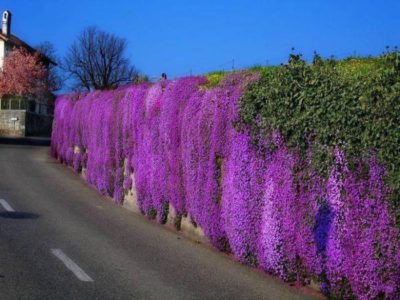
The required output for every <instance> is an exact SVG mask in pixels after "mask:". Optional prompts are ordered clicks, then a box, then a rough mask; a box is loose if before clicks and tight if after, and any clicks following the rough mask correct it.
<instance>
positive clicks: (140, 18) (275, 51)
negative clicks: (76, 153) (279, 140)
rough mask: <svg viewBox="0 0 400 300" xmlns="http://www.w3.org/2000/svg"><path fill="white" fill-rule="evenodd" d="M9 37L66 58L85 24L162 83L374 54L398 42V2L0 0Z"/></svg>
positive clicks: (335, 0) (399, 20) (307, 0)
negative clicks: (111, 37)
mask: <svg viewBox="0 0 400 300" xmlns="http://www.w3.org/2000/svg"><path fill="white" fill-rule="evenodd" d="M0 9H1V10H3V9H9V10H11V12H12V13H13V24H12V32H13V33H14V34H15V35H17V36H19V37H20V38H22V39H23V40H25V41H26V42H28V43H30V44H32V45H33V46H34V45H36V44H38V43H40V42H42V41H46V40H47V41H50V42H52V43H53V44H54V45H55V47H56V49H57V50H58V54H59V55H60V56H63V55H64V54H65V53H66V51H67V49H68V46H69V45H70V44H71V43H72V42H73V40H74V39H75V38H76V36H77V35H78V34H79V33H80V32H81V30H82V29H83V28H84V27H86V26H89V25H97V26H98V27H100V28H101V29H104V30H107V31H110V32H113V33H115V34H116V35H118V36H121V37H124V38H126V39H127V41H128V43H129V47H128V51H127V54H128V55H129V56H130V58H131V60H132V62H133V63H134V64H135V65H136V66H137V68H138V69H140V70H141V71H142V72H144V73H146V74H148V75H149V76H150V77H159V75H160V74H161V73H162V72H166V73H167V74H168V75H169V77H170V78H171V77H176V76H184V75H188V74H190V73H193V74H202V73H205V72H209V71H212V70H219V69H230V68H231V67H232V60H233V59H234V65H235V68H243V67H247V66H251V65H255V64H279V63H282V62H285V61H286V59H287V56H288V54H289V53H290V51H291V50H290V49H291V48H292V47H295V49H296V50H297V51H299V52H301V53H303V54H304V55H305V57H306V58H307V57H311V56H312V53H313V51H314V50H316V51H318V52H319V53H321V54H322V55H324V56H329V55H335V56H337V57H343V56H348V55H352V54H358V55H377V54H380V53H381V52H382V51H384V50H385V46H386V45H389V46H396V45H399V44H400V30H399V28H400V17H399V13H400V1H399V0H384V1H382V0H354V1H350V0H347V1H342V0H325V1H321V0H315V1H314V0H313V1H312V0H303V1H299V0H297V1H295V0H280V1H268V0H264V1H260V0H247V1H246V0H229V1H227V0H213V1H212V0H202V1H194V0H170V1H166V0H164V1H160V0H131V1H129V0H114V1H109V0H108V1H105V0H98V1H88V0H79V1H67V0H65V1H62V0H34V1H33V0H0Z"/></svg>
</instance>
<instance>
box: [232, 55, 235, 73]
mask: <svg viewBox="0 0 400 300" xmlns="http://www.w3.org/2000/svg"><path fill="white" fill-rule="evenodd" d="M232 71H235V59H234V58H232Z"/></svg>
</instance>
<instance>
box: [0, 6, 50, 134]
mask: <svg viewBox="0 0 400 300" xmlns="http://www.w3.org/2000/svg"><path fill="white" fill-rule="evenodd" d="M11 20H12V14H11V12H10V11H8V10H6V11H4V12H3V13H2V27H1V32H0V70H1V69H2V68H3V65H4V59H5V57H6V56H7V53H9V52H10V51H12V50H13V49H14V48H24V49H26V50H27V51H28V52H31V53H34V52H36V50H35V49H34V48H33V47H31V46H29V45H28V44H27V43H25V42H24V41H22V40H21V39H19V38H18V37H16V36H15V35H13V34H12V33H11ZM40 57H41V60H42V62H43V63H44V64H45V65H46V66H49V64H55V63H54V62H53V61H51V59H49V58H48V57H46V56H45V55H41V56H40ZM50 98H51V97H50ZM51 102H52V101H49V99H29V98H26V97H16V96H12V95H9V96H3V97H2V98H1V99H0V136H29V135H41V136H43V135H44V136H46V135H50V133H51V124H52V120H53V107H54V105H53V104H52V103H51Z"/></svg>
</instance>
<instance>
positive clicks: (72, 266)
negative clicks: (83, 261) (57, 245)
mask: <svg viewBox="0 0 400 300" xmlns="http://www.w3.org/2000/svg"><path fill="white" fill-rule="evenodd" d="M51 253H52V254H53V255H54V256H55V257H57V258H58V259H59V260H61V261H62V262H63V263H64V265H65V266H66V267H67V268H68V269H69V270H70V271H71V272H72V273H74V275H75V276H76V277H77V278H78V279H79V280H81V281H86V282H92V281H93V279H92V278H90V276H89V275H88V274H86V273H85V271H83V270H82V269H81V268H80V267H79V266H78V265H77V264H76V263H75V262H74V261H73V260H72V259H70V258H69V257H68V256H67V255H65V253H64V252H62V250H61V249H51Z"/></svg>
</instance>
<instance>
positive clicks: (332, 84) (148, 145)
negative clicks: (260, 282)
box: [51, 57, 400, 299]
mask: <svg viewBox="0 0 400 300" xmlns="http://www.w3.org/2000/svg"><path fill="white" fill-rule="evenodd" d="M380 64H381V62H379V64H378V65H379V66H380ZM336 66H337V64H336ZM340 68H343V66H340ZM340 68H339V67H335V63H334V62H332V61H322V60H320V59H319V58H316V60H315V62H314V65H312V66H308V65H306V64H305V63H304V62H302V61H301V60H300V58H299V57H292V58H291V61H290V62H289V65H288V66H283V67H279V68H268V70H267V71H265V72H262V74H263V75H262V78H261V80H259V79H260V75H259V74H260V73H258V72H239V73H233V74H226V75H224V76H221V78H219V77H218V78H217V79H218V80H216V81H215V82H211V84H210V81H208V79H207V78H204V77H188V78H181V79H178V80H174V81H162V82H158V83H153V84H149V83H143V84H139V85H132V86H127V87H122V88H119V89H117V90H114V91H103V92H92V93H89V94H82V95H66V96H60V97H59V98H58V100H57V102H56V110H55V119H54V126H53V128H54V129H53V134H52V145H51V151H52V155H53V156H54V157H56V158H58V159H59V160H60V161H62V162H64V163H66V164H68V165H70V166H73V167H74V169H75V170H76V171H77V172H79V171H81V170H82V169H85V172H86V180H87V181H88V182H89V183H91V184H93V185H94V186H96V188H97V189H98V190H99V191H100V192H101V193H102V194H104V195H108V196H111V197H113V198H114V199H115V201H116V202H117V203H122V202H123V201H124V197H125V195H126V194H127V191H128V190H129V189H130V188H131V187H132V177H133V178H134V180H135V182H134V184H135V188H136V192H137V196H138V206H139V209H140V210H141V212H142V213H143V214H145V215H147V216H148V217H149V218H153V219H156V220H157V221H158V222H160V223H164V222H165V221H166V219H167V215H168V213H169V211H168V210H169V208H170V207H172V208H173V209H174V212H175V224H176V225H177V227H178V228H179V222H180V220H181V219H182V218H183V217H187V218H188V219H189V220H190V221H191V222H192V224H193V225H194V226H199V227H201V229H202V230H203V232H204V234H205V235H206V237H207V238H208V239H209V241H210V242H211V244H212V245H213V246H215V247H216V248H218V249H219V250H221V251H226V252H230V253H232V254H233V255H234V256H235V257H236V258H237V259H238V260H239V261H241V262H243V263H245V264H248V265H251V266H256V267H259V268H261V269H263V270H264V271H266V272H269V273H272V274H276V275H278V276H280V277H281V278H282V279H284V280H286V281H295V280H297V281H299V282H302V283H308V282H309V281H310V280H311V279H314V280H317V281H319V282H321V287H322V289H323V291H324V292H325V293H326V294H328V295H330V296H332V297H339V298H352V297H356V298H359V299H374V298H387V299H396V298H398V297H399V293H400V287H399V282H400V245H399V235H400V233H399V228H398V227H396V217H395V215H394V214H393V213H392V211H391V209H390V207H389V203H390V202H389V201H388V198H390V196H391V195H392V193H393V189H392V188H391V187H390V186H389V185H388V184H387V181H386V178H387V173H389V174H392V173H390V172H392V169H391V168H390V167H385V166H384V164H382V162H384V159H383V158H384V157H385V155H382V153H389V155H391V153H392V152H391V151H394V150H393V148H390V147H389V149H387V150H385V149H382V148H379V147H377V148H374V147H372V145H370V144H366V145H364V146H365V148H360V149H361V150H365V151H360V153H361V154H362V155H359V157H355V155H354V153H358V152H357V151H359V148H357V147H355V146H354V145H353V144H351V142H347V140H342V139H343V138H346V137H347V136H348V135H351V134H352V133H358V132H359V131H357V130H360V129H357V130H356V129H349V130H348V129H345V130H347V131H346V133H344V134H340V132H337V130H341V129H342V128H345V127H344V126H345V125H343V124H341V123H340V122H339V121H340V120H339V119H335V118H333V119H331V114H333V115H335V114H336V112H334V111H335V109H339V113H343V114H344V115H345V116H348V114H347V113H345V108H343V109H342V106H341V105H339V103H335V101H338V100H337V99H336V98H334V96H333V95H334V94H332V92H333V91H335V92H338V93H339V94H340V93H342V94H340V95H342V96H341V97H343V98H344V99H347V100H346V101H347V102H349V103H350V104H351V103H352V102H351V101H350V100H349V99H348V98H347V96H345V95H347V93H348V90H347V89H348V86H346V84H348V83H347V81H346V80H356V79H354V78H356V77H357V76H358V75H357V76H355V75H354V74H356V73H357V72H353V71H346V72H342V71H340V72H339V71H338V70H339V69H340ZM379 68H383V67H382V66H380V67H379ZM314 69H315V70H314ZM356 69H357V68H356ZM364 69H365V70H367V71H362V72H360V74H361V75H359V76H360V77H359V78H362V79H364V75H363V74H364V73H365V72H368V70H369V69H368V68H364ZM357 70H359V69H357ZM379 70H381V69H379ZM388 72H389V73H390V72H392V73H390V74H392V75H390V76H393V74H394V73H393V72H395V71H394V70H393V69H391V70H389V71H388ZM383 73H384V72H383ZM341 74H343V75H341ZM387 76H389V75H387ZM390 76H389V77H390ZM303 77H305V78H306V79H304V78H303ZM389 77H387V78H386V79H385V80H389V79H388V78H389ZM343 78H345V79H343ZM211 79H212V78H211ZM212 80H213V79H212ZM337 82H339V83H340V84H341V85H340V88H339V87H337V86H336V84H337ZM343 82H344V83H343ZM360 85H361V86H363V84H360ZM248 86H250V88H249V89H248V90H247V92H246V93H245V90H246V88H247V87H248ZM342 87H345V88H346V89H345V90H341V88H342ZM357 88H359V89H361V90H362V89H363V88H364V87H357ZM271 89H272V90H271ZM395 89H396V88H395V87H391V88H389V87H388V86H385V88H383V89H382V90H381V91H383V92H382V93H381V94H379V95H381V96H382V95H386V96H385V99H386V98H390V97H389V96H388V95H389V94H390V93H389V92H390V91H392V90H393V92H394V91H395ZM350 90H351V89H350ZM385 93H386V94H385ZM243 95H244V96H243ZM370 95H372V92H371V93H370ZM374 95H375V94H374ZM390 95H392V94H390ZM393 95H394V94H393ZM393 95H392V96H393ZM241 97H242V101H241V103H240V107H241V110H240V111H239V110H238V103H239V99H240V98H241ZM277 97H279V98H277ZM319 97H325V98H324V101H322V100H320V99H319ZM382 97H383V96H382ZM350 99H353V96H352V97H350ZM357 99H359V98H357ZM319 101H322V102H323V103H320V102H319ZM329 101H331V102H333V103H331V104H329V103H325V102H329ZM340 101H341V100H340ZM343 101H344V102H346V101H345V100H343ZM352 101H353V102H354V101H356V100H354V99H353V100H352ZM359 101H361V100H359ZM368 101H370V100H368ZM371 101H372V100H371ZM387 101H389V102H390V101H392V100H390V99H389V100H387ZM275 102H277V103H275ZM291 102H293V103H291ZM347 102H346V103H347ZM350 104H349V106H348V108H349V109H351V111H352V113H354V111H355V110H354V109H353V106H352V105H350ZM342 105H343V103H342ZM309 107H311V108H309ZM318 107H319V108H318ZM319 109H322V112H321V111H320V110H319ZM377 109H378V108H377ZM274 110H276V111H274ZM307 111H308V113H307ZM311 112H312V113H315V114H316V116H315V118H312V117H311V116H309V115H308V114H310V113H311ZM374 112H375V110H374ZM318 113H320V114H323V113H326V114H327V115H329V116H327V117H326V119H327V120H325V121H326V122H327V123H322V124H323V126H325V127H323V126H322V125H319V123H318V122H323V120H322V116H319V115H318ZM375 113H376V114H377V112H375ZM360 114H361V115H363V116H366V115H368V114H365V113H360ZM389 114H390V113H389ZM374 116H376V115H374ZM283 118H287V122H288V125H286V124H284V119H283ZM296 118H300V120H296ZM338 118H339V117H338ZM389 119H390V118H389ZM332 120H338V122H339V123H340V124H339V125H332V126H336V127H335V130H333V131H331V129H329V128H327V126H328V125H327V124H331V123H332ZM346 120H347V119H346ZM350 120H352V119H351V118H350ZM357 120H364V119H357ZM390 120H391V119H390ZM240 121H242V122H240ZM379 122H380V121H378V123H379ZM379 124H380V123H379ZM296 126H297V127H296ZM312 126H316V127H315V130H314V131H311V132H309V129H310V128H313V127H312ZM318 126H319V127H318ZM368 126H369V125H368ZM393 126H397V124H395V125H393ZM321 128H322V129H321ZM378 128H380V127H379V126H378ZM352 130H353V131H352ZM389 132H391V133H393V132H392V131H389ZM301 135H305V136H302V138H300V136H301ZM366 136H368V135H367V134H366ZM303 138H306V139H305V141H304V140H303ZM360 138H361V137H360ZM362 138H365V139H366V141H367V140H368V139H367V138H366V137H362ZM354 140H356V139H355V138H354ZM324 141H331V142H330V143H324ZM334 141H338V142H334ZM343 141H346V143H343ZM351 141H353V140H351ZM349 144H351V145H353V146H352V147H350V146H349ZM388 145H390V143H388ZM367 146H368V147H370V148H367ZM329 147H332V155H330V152H329V151H327V150H326V149H329ZM353 148H354V149H356V150H354V149H353ZM368 149H369V150H374V151H373V152H371V153H369V152H368V151H367V150H368ZM382 151H383V152H382ZM326 152H328V154H329V155H328V154H326ZM323 157H327V158H329V162H330V163H329V164H321V163H320V162H321V158H323ZM132 175H134V176H132Z"/></svg>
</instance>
